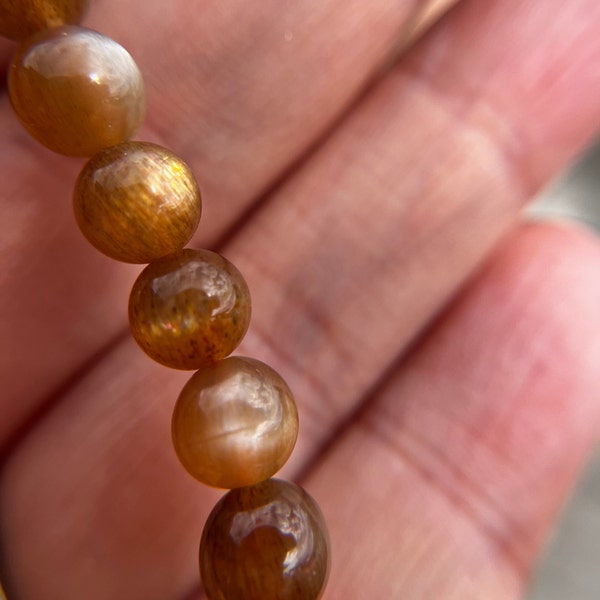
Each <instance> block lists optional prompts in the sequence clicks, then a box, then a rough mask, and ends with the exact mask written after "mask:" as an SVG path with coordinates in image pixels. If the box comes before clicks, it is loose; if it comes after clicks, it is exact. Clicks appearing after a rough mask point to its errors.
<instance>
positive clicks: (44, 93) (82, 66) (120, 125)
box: [8, 25, 146, 156]
mask: <svg viewBox="0 0 600 600" xmlns="http://www.w3.org/2000/svg"><path fill="white" fill-rule="evenodd" d="M8 91H9V95H10V101H11V104H12V106H13V108H14V110H15V113H16V115H17V117H18V119H19V120H20V121H21V123H22V124H23V126H24V127H25V129H26V130H27V131H28V132H29V133H30V134H31V135H32V136H33V137H34V138H35V139H36V140H37V141H38V142H40V143H41V144H43V145H44V146H46V147H48V148H50V150H54V151H55V152H58V153H60V154H67V155H70V156H92V155H93V154H95V153H96V152H98V151H99V150H102V149H103V148H107V147H108V146H113V145H114V144H119V143H120V142H124V141H125V140H128V139H129V138H130V137H131V136H132V135H133V134H134V133H135V131H136V130H137V129H138V127H139V126H140V125H141V124H142V121H143V119H144V114H145V110H146V99H145V92H144V82H143V80H142V75H141V73H140V71H139V69H138V67H137V65H136V64H135V62H134V61H133V59H132V58H131V56H130V55H129V54H128V53H127V51H126V50H125V49H124V48H123V47H122V46H120V45H119V44H117V42H115V41H114V40H111V39H110V38H108V37H106V36H104V35H102V34H100V33H98V32H96V31H92V30H90V29H84V28H82V27H76V26H74V25H65V26H63V27H56V28H54V29H47V30H44V31H40V32H39V33H36V34H35V35H33V36H32V37H30V38H28V39H27V40H26V41H25V42H24V43H23V44H22V45H21V46H20V47H19V49H18V51H17V53H16V55H15V57H14V59H13V61H12V64H11V67H10V70H9V74H8Z"/></svg>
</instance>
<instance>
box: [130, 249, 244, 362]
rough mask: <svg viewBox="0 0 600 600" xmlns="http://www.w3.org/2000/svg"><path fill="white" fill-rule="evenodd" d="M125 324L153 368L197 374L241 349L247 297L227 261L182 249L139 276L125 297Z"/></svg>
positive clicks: (208, 252) (236, 271)
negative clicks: (238, 346) (210, 364)
mask: <svg viewBox="0 0 600 600" xmlns="http://www.w3.org/2000/svg"><path fill="white" fill-rule="evenodd" d="M129 323H130V325H131V332H132V333H133V337H134V338H135V340H136V342H137V343H138V344H139V345H140V347H141V348H142V349H143V350H144V351H145V352H146V353H147V354H148V355H149V356H150V357H151V358H153V359H154V360H156V361H157V362H159V363H161V364H163V365H166V366H167V367H172V368H174V369H199V368H200V367H202V366H204V365H206V364H208V363H211V362H216V361H217V360H220V359H222V358H225V357H226V356H227V355H228V354H230V353H231V352H233V350H234V349H235V348H236V346H237V345H238V344H239V343H240V341H241V340H242V338H243V337H244V334H245V333H246V330H247V329H248V325H249V323H250V293H249V291H248V286H247V285H246V282H245V281H244V278H243V277H242V275H241V273H240V272H239V271H238V270H237V269H236V268H235V267H234V266H233V265H232V264H231V263H230V262H229V261H228V260H227V259H225V258H223V257H222V256H220V255H219V254H215V253H214V252H210V251H209V250H191V249H189V248H186V249H184V250H182V251H181V252H178V253H176V254H171V255H169V256H166V257H164V258H160V259H159V260H157V261H155V262H153V263H150V264H149V265H148V266H147V267H146V268H145V269H144V270H143V271H142V272H141V274H140V276H139V277H138V278H137V280H136V282H135V283H134V285H133V289H132V290H131V295H130V297H129Z"/></svg>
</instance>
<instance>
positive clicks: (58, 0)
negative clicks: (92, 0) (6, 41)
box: [0, 0, 89, 40]
mask: <svg viewBox="0 0 600 600" xmlns="http://www.w3.org/2000/svg"><path fill="white" fill-rule="evenodd" d="M88 4H89V1H88V0H0V35H3V36H5V37H8V38H10V39H13V40H21V39H23V38H26V37H28V36H30V35H31V34H33V33H35V32H36V31H40V30H41V29H47V28H48V27H57V26H59V25H65V24H67V23H79V22H80V21H81V19H82V18H83V16H84V14H85V12H86V10H87V7H88Z"/></svg>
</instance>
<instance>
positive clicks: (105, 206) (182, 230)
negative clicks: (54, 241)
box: [73, 142, 201, 263]
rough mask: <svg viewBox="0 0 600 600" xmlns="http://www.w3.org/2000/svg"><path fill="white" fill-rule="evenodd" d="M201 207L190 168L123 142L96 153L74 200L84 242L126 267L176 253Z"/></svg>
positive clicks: (152, 148)
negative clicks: (127, 264) (125, 263)
mask: <svg viewBox="0 0 600 600" xmlns="http://www.w3.org/2000/svg"><path fill="white" fill-rule="evenodd" d="M200 207H201V204H200V192H199V190H198V185H197V183H196V180H195V179H194V176H193V174H192V172H191V170H190V168H189V167H188V166H187V165H186V164H185V163H184V162H183V161H182V160H181V159H180V158H178V157H177V156H175V154H173V153H172V152H170V151H169V150H167V149H166V148H163V147H161V146H157V145H155V144H150V143H147V142H125V143H123V144H119V145H117V146H112V147H110V148H107V149H106V150H103V151H101V152H99V153H98V154H96V155H95V156H94V157H93V158H92V159H91V160H90V161H89V162H88V163H87V164H86V165H85V167H84V168H83V170H82V172H81V174H80V175H79V178H78V179H77V183H76V184H75V193H74V195H73V209H74V211H75V218H76V219H77V223H78V224H79V228H80V229H81V231H82V233H83V234H84V235H85V237H86V238H87V239H88V240H89V241H90V243H91V244H92V245H93V246H95V247H96V248H97V249H98V250H100V252H103V253H104V254H106V255H108V256H110V257H111V258H114V259H116V260H121V261H124V262H129V263H148V262H151V261H153V260H156V259H157V258H160V257H161V256H165V255H167V254H172V253H173V252H176V251H178V250H181V249H182V248H183V247H184V246H185V245H186V243H187V242H188V241H189V239H190V238H191V237H192V235H193V233H194V231H195V230H196V227H197V226H198V221H199V219H200Z"/></svg>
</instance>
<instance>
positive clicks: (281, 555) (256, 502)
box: [200, 479, 330, 600]
mask: <svg viewBox="0 0 600 600" xmlns="http://www.w3.org/2000/svg"><path fill="white" fill-rule="evenodd" d="M329 562H330V547H329V537H328V534H327V528H326V526H325V520H324V518H323V515H322V514H321V511H320V510H319V507H318V506H317V503H316V502H315V501H314V500H313V499H312V498H311V497H310V496H309V495H308V494H307V493H306V492H305V491H304V490H303V489H302V488H301V487H299V486H297V485H295V484H293V483H290V482H288V481H281V480H279V479H268V480H267V481H263V482H261V483H258V484H257V485H254V486H250V487H243V488H237V489H234V490H231V491H230V492H228V493H227V494H226V495H225V496H224V497H223V498H221V500H220V501H219V502H218V504H217V505H216V506H215V508H214V509H213V510H212V512H211V513H210V515H209V517H208V520H207V522H206V525H205V527H204V531H203V533H202V541H201V542H200V572H201V575H202V584H203V586H204V590H205V592H206V595H207V596H208V598H210V600H241V599H243V600H317V599H318V598H320V597H321V595H322V594H323V590H324V588H325V584H326V582H327V575H328V572H329Z"/></svg>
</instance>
